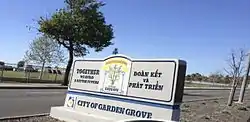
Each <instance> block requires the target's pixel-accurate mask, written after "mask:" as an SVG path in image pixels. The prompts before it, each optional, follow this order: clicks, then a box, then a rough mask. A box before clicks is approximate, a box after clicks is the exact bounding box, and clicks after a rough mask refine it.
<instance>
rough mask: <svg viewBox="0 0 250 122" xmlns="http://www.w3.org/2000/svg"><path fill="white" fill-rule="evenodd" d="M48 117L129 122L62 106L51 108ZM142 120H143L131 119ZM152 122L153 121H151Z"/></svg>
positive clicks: (83, 121) (81, 121) (68, 121)
mask: <svg viewBox="0 0 250 122" xmlns="http://www.w3.org/2000/svg"><path fill="white" fill-rule="evenodd" d="M50 116H51V117H53V118H56V119H59V120H62V121H66V122H130V121H131V119H130V120H118V121H117V120H112V119H111V118H105V117H101V116H95V115H93V114H88V113H83V112H76V111H74V110H72V109H69V108H66V107H64V106H60V107H51V110H50ZM133 120H134V121H133V122H136V121H135V120H143V119H133ZM152 122H154V121H152ZM155 122H177V121H169V120H155Z"/></svg>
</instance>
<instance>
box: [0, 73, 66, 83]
mask: <svg viewBox="0 0 250 122" xmlns="http://www.w3.org/2000/svg"><path fill="white" fill-rule="evenodd" d="M0 73H1V72H0ZM39 76H40V72H31V73H30V76H29V79H38V78H39ZM3 77H9V78H27V77H28V73H27V75H25V72H15V71H4V72H3ZM55 77H56V74H50V73H47V72H44V74H43V77H42V80H51V81H54V80H55ZM63 77H64V75H57V78H56V80H57V81H61V80H63Z"/></svg>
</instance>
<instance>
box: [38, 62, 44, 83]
mask: <svg viewBox="0 0 250 122" xmlns="http://www.w3.org/2000/svg"><path fill="white" fill-rule="evenodd" d="M44 65H45V62H43V64H42V70H41V72H40V76H39V79H40V80H42V77H43V70H44Z"/></svg>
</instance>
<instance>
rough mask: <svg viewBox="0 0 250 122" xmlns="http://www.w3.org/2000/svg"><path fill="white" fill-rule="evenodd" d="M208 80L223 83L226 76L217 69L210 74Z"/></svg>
mask: <svg viewBox="0 0 250 122" xmlns="http://www.w3.org/2000/svg"><path fill="white" fill-rule="evenodd" d="M208 80H209V81H210V82H212V83H216V82H217V83H221V82H223V80H224V76H223V75H222V74H221V73H220V72H219V71H216V72H214V73H211V74H210V75H209V77H208Z"/></svg>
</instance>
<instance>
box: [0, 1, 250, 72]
mask: <svg viewBox="0 0 250 122" xmlns="http://www.w3.org/2000/svg"><path fill="white" fill-rule="evenodd" d="M105 3H106V4H107V5H106V6H104V7H103V8H102V11H103V12H104V15H105V17H106V20H107V22H108V23H111V24H113V26H114V32H115V33H114V34H115V38H114V39H113V42H114V43H115V45H113V46H110V47H108V48H106V49H104V50H103V52H99V53H95V52H91V53H90V54H89V55H88V56H87V57H86V58H103V57H106V56H109V55H110V54H111V52H112V50H113V49H114V48H115V47H118V48H119V52H120V53H122V54H125V55H128V56H130V57H133V58H180V59H184V60H186V61H187V62H188V70H187V72H188V73H192V72H200V73H204V74H209V73H211V72H214V71H218V70H219V71H222V69H223V68H224V67H225V60H226V59H227V55H228V53H230V50H231V49H237V48H240V47H243V48H246V49H250V6H249V5H250V1H249V0H237V1H236V0H234V1H232V0H186V1H183V0H182V1H181V0H157V1H156V0H105ZM0 5H1V7H0V16H1V19H0V35H1V36H0V42H1V44H0V60H2V61H5V62H10V63H16V62H17V61H18V60H20V59H22V57H23V55H24V52H25V51H26V50H27V49H28V43H29V42H30V41H31V40H32V39H34V38H35V37H36V33H37V32H36V30H35V29H32V30H29V29H28V28H27V27H26V26H36V25H35V20H37V19H38V18H39V17H40V16H46V15H47V16H49V15H51V14H52V13H53V12H54V11H55V10H56V9H57V8H61V7H63V6H64V3H63V0H25V1H22V0H1V1H0Z"/></svg>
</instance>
